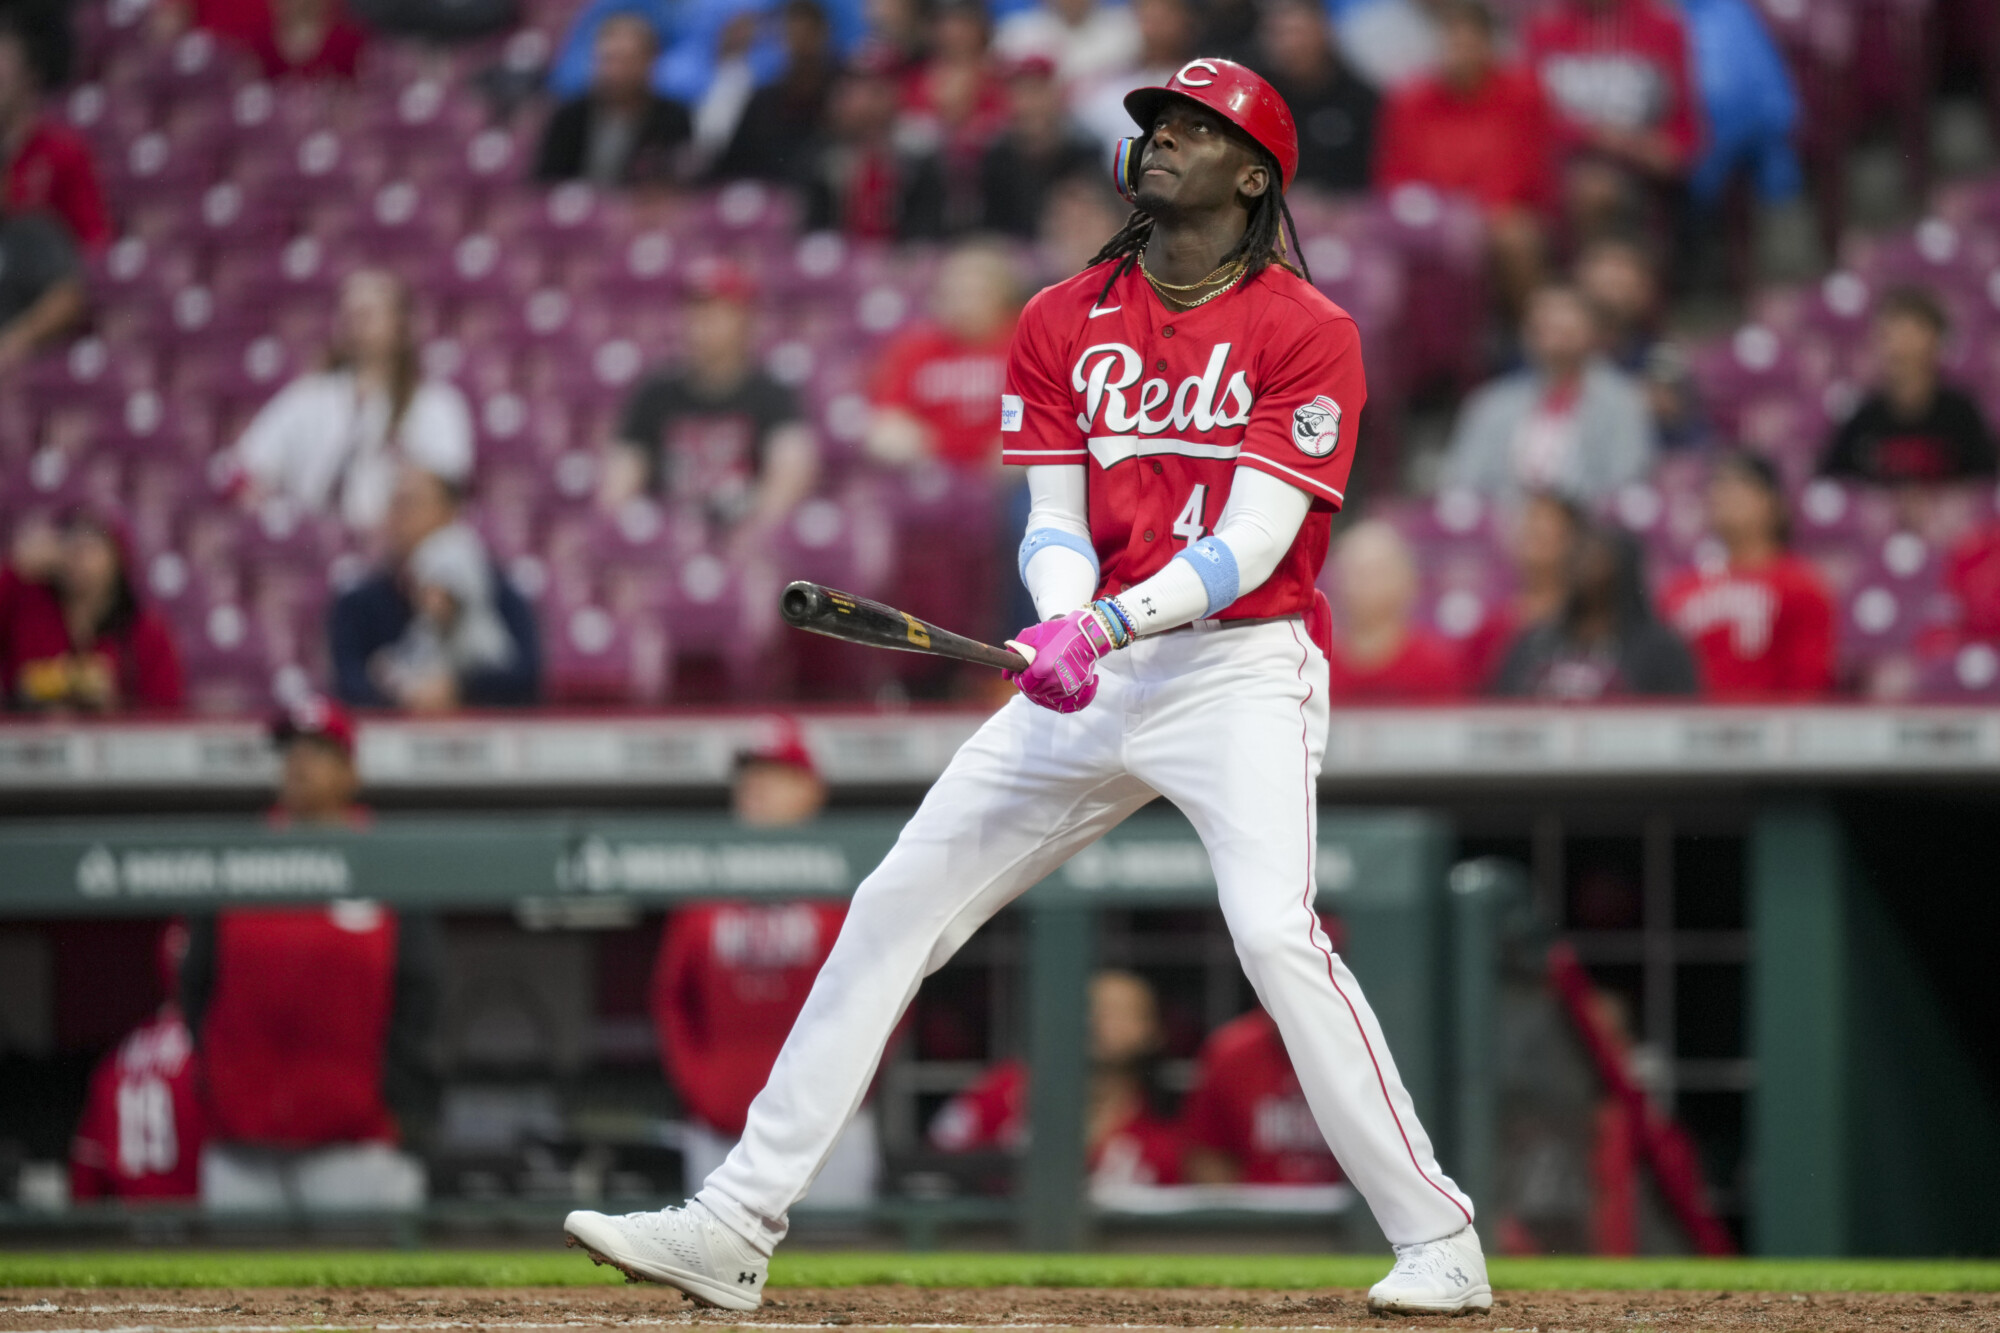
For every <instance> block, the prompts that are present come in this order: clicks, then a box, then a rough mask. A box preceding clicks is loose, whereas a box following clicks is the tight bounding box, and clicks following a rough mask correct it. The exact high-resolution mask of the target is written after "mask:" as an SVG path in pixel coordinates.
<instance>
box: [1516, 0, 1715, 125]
mask: <svg viewBox="0 0 2000 1333" xmlns="http://www.w3.org/2000/svg"><path fill="white" fill-rule="evenodd" d="M1522 45H1523V46H1524V47H1525V48H1526V50H1527V55H1528V63H1529V64H1530V65H1531V66H1533V67H1534V68H1535V70H1536V71H1537V72H1538V73H1539V74H1540V75H1541V80H1542V88H1543V89H1544V91H1546V92H1547V93H1548V97H1549V103H1550V105H1551V107H1552V109H1553V110H1554V112H1555V123H1554V127H1553V128H1554V129H1555V131H1556V137H1557V139H1558V141H1562V140H1565V139H1567V140H1570V141H1571V143H1572V144H1573V143H1574V142H1575V141H1576V140H1579V139H1581V138H1582V137H1583V136H1584V133H1585V132H1586V131H1587V130H1591V129H1610V130H1657V131H1658V132H1659V133H1661V134H1663V135H1665V136H1666V138H1667V140H1668V141H1669V142H1670V143H1672V144H1673V146H1674V148H1675V150H1676V151H1677V152H1679V153H1680V154H1681V157H1682V160H1683V161H1685V160H1686V159H1688V158H1690V157H1692V156H1693V155H1694V152H1695V150H1696V149H1697V148H1699V147H1700V146H1701V121H1700V108H1699V107H1698V105H1697V103H1696V98H1695V91H1694V78H1693V75H1692V73H1691V71H1690V67H1689V60H1688V38H1687V28H1686V27H1685V26H1684V25H1683V24H1682V22H1681V17H1680V15H1679V14H1678V13H1676V12H1675V11H1674V10H1673V9H1672V8H1671V7H1669V6H1667V5H1664V4H1661V3H1659V0H1613V3H1610V4H1604V5H1592V4H1586V3H1583V0H1560V3H1556V4H1551V5H1549V6H1547V7H1546V8H1544V9H1542V10H1540V11H1539V12H1537V13H1536V14H1535V16H1534V17H1533V18H1532V19H1530V20H1529V21H1528V25H1527V31H1526V34H1525V36H1524V37H1523V39H1522Z"/></svg>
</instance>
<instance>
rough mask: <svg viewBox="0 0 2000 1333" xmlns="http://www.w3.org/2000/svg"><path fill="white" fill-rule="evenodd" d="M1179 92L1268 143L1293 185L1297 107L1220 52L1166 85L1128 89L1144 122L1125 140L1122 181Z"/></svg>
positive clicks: (1128, 99) (1130, 106) (1119, 161)
mask: <svg viewBox="0 0 2000 1333" xmlns="http://www.w3.org/2000/svg"><path fill="white" fill-rule="evenodd" d="M1175 97H1185V98H1187V99H1188V100H1189V101H1191V102H1199V103H1200V104H1201V105H1203V106H1205V107H1207V108H1208V109H1209V110H1211V111H1213V112H1215V113H1216V114H1217V115H1219V116H1222V117H1223V118H1224V119H1226V120H1227V121H1229V123H1230V124H1232V125H1234V126H1236V128H1237V129H1239V130H1242V131H1243V132H1244V133H1245V134H1247V135H1249V136H1250V137H1251V138H1252V139H1254V140H1256V141H1257V142H1258V143H1259V144H1262V145H1263V146H1264V147H1265V148H1266V149H1268V150H1269V151H1270V154H1271V156H1272V157H1275V158H1276V159H1278V174H1279V176H1280V177H1281V178H1282V183H1283V188H1285V189H1290V188H1291V184H1292V177H1294V176H1296V175H1298V172H1299V129H1298V125H1297V124H1296V123H1295V122H1294V121H1293V120H1292V109H1291V108H1290V107H1288V106H1286V105H1285V99H1284V98H1282V97H1280V96H1278V90H1277V89H1276V88H1273V87H1272V86H1271V85H1270V84H1269V83H1267V82H1265V81H1264V79H1263V78H1262V76H1260V75H1258V74H1257V73H1256V72H1255V71H1254V70H1251V69H1248V68H1246V67H1245V66H1242V65H1239V64H1237V63H1236V62H1235V61H1234V60H1224V59H1222V58H1221V57H1220V56H1202V57H1200V58H1199V59H1195V60H1190V61H1188V62H1187V64H1185V65H1182V66H1181V67H1180V68H1179V69H1178V70H1175V71H1174V76H1173V77H1172V78H1171V79H1168V80H1167V81H1166V82H1165V83H1164V84H1161V85H1159V86H1157V87H1153V88H1134V89H1133V90H1132V91H1131V92H1129V93H1127V94H1125V110H1126V111H1127V112H1128V113H1130V115H1131V117H1132V119H1133V120H1134V121H1135V122H1137V123H1138V126H1139V129H1140V131H1141V137H1140V138H1138V139H1133V140H1125V141H1121V142H1120V145H1119V152H1118V154H1117V158H1116V170H1117V172H1118V173H1119V178H1120V180H1121V181H1124V180H1125V179H1126V176H1127V173H1129V172H1130V170H1131V168H1132V166H1133V165H1135V164H1136V162H1137V156H1138V154H1137V148H1138V146H1139V145H1140V144H1143V143H1144V142H1145V138H1144V136H1145V135H1149V134H1151V133H1152V132H1153V120H1154V118H1155V117H1156V116H1158V115H1159V113H1160V107H1161V106H1162V105H1163V104H1164V103H1166V102H1167V101H1169V100H1170V99H1172V98H1175Z"/></svg>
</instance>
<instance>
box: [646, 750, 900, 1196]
mask: <svg viewBox="0 0 2000 1333" xmlns="http://www.w3.org/2000/svg"><path fill="white" fill-rule="evenodd" d="M825 804H826V783H825V782H824V781H823V780H822V779H821V778H820V775H819V770H818V768H817V766H816V765H815V764H814V763H813V758H812V752H811V751H809V750H808V749H807V748H806V745H805V740H804V738H803V737H802V736H801V735H800V733H799V730H798V727H797V726H796V725H795V724H794V723H792V722H790V721H788V720H780V721H777V722H775V723H773V724H772V730H771V735H770V736H769V737H767V738H766V740H765V741H764V743H762V744H761V745H758V746H756V747H754V748H752V749H749V750H746V751H744V752H743V753H742V754H741V755H739V756H737V760H736V774H735V778H734V781H733V782H732V784H731V788H730V811H731V814H732V815H733V816H734V818H735V820H736V822H737V823H738V824H740V825H742V826H744V827H745V828H786V827H790V826H793V825H798V824H803V823H805V822H807V821H808V820H810V819H812V818H813V817H814V816H815V815H817V814H818V813H819V812H820V809H821V808H822V807H823V806H824V805H825ZM846 916H847V906H846V904H845V903H840V902H789V903H745V902H722V903H699V904H696V905H694V906H691V907H688V908H685V909H683V910H681V911H678V912H675V913H673V914H672V915H671V916H669V917H668V918H667V924H666V928H665V929H664V930H662V931H661V933H660V952H659V956H658V959H657V961H656V962H655V963H654V965H653V985H652V1012H653V1027H654V1031H655V1032H656V1033H657V1034H658V1036H659V1042H660V1063H661V1066H662V1067H663V1068H664V1070H665V1071H666V1075H667V1078H668V1081H669V1082H671V1083H672V1084H673V1086H674V1089H675V1091H676V1092H677V1093H678V1094H679V1095H680V1099H681V1105H682V1107H683V1108H684V1110H685V1112H686V1119H685V1122H684V1124H683V1128H682V1131H681V1155H682V1160H683V1163H684V1167H683V1170H684V1173H685V1175H686V1177H687V1179H688V1180H689V1181H697V1182H698V1181H701V1180H704V1179H706V1178H707V1176H708V1173H709V1172H711V1171H713V1170H714V1169H715V1168H716V1167H717V1166H719V1165H720V1164H721V1162H722V1159H723V1158H725V1157H727V1156H728V1155H729V1150H730V1149H731V1148H733V1147H735V1146H736V1140H737V1139H738V1138H739V1137H740V1136H741V1135H742V1133H743V1121H744V1117H745V1116H746V1115H748V1114H749V1110H750V1099H751V1098H752V1097H755V1096H756V1095H757V1090H758V1089H759V1088H761V1087H763V1086H764V1081H765V1080H766V1079H768V1078H769V1077H770V1075H771V1065H772V1063H773V1062H775V1061H776V1060H777V1058H778V1048H779V1047H780V1046H781V1045H783V1044H784V1040H785V1034H786V1033H787V1032H789V1031H791V1028H792V1023H793V1022H794V1021H795V1020H796V1019H797V1018H798V1015H799V1010H800V1008H801V1007H803V1006H804V1004H805V1002H806V992H807V991H809V990H811V989H812V984H813V978H815V977H817V976H818V975H819V969H820V964H822V963H824V962H825V961H826V956H827V953H828V952H829V951H830V950H831V949H832V948H833V941H834V938H835V937H836V936H838V935H839V934H840V923H841V922H842V921H843V920H844V919H845V918H846ZM880 1175H881V1149H880V1147H879V1145H878V1144H877V1142H876V1136H875V1122H874V1116H873V1113H872V1111H870V1109H869V1108H867V1107H863V1108H862V1110H861V1112H860V1113H859V1114H858V1115H857V1116H856V1117H855V1119H854V1121H853V1123H851V1124H850V1125H849V1126H848V1127H847V1132H846V1133H845V1134H844V1135H842V1137H841V1139H840V1142H839V1144H838V1145H837V1146H836V1147H835V1148H834V1150H833V1156H832V1158H831V1159H830V1160H829V1161H828V1162H827V1165H826V1169H825V1170H824V1171H823V1172H822V1173H821V1174H820V1177H819V1179H818V1181H817V1182H815V1184H814V1185H813V1200H814V1202H816V1203H819V1204H821V1205H822V1206H825V1207H836V1208H837V1207H843V1206H849V1207H851V1206H857V1205H860V1204H865V1203H867V1202H869V1201H871V1200H872V1199H874V1197H875V1190H876V1184H877V1180H878V1178H879V1177H880Z"/></svg>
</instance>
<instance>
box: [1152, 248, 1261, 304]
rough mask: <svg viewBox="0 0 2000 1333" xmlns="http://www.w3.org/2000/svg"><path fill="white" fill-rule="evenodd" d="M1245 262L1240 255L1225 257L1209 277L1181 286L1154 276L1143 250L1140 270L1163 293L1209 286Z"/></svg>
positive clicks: (1155, 288) (1188, 290) (1211, 270)
mask: <svg viewBox="0 0 2000 1333" xmlns="http://www.w3.org/2000/svg"><path fill="white" fill-rule="evenodd" d="M1243 264H1244V260H1243V259H1242V258H1240V257H1239V258H1237V259H1225V260H1223V261H1222V262H1221V263H1220V264H1217V265H1216V266H1215V267H1214V268H1212V269H1210V270H1209V273H1208V276H1207V277H1205V278H1202V279H1201V280H1199V281H1197V282H1190V283H1188V284H1186V285H1185V286H1180V285H1177V284H1175V283H1171V282H1166V281H1164V280H1162V279H1160V278H1156V277H1154V276H1153V274H1152V272H1151V271H1150V270H1149V269H1148V268H1147V267H1146V254H1145V251H1143V250H1142V251H1140V252H1139V271H1140V272H1141V273H1144V274H1145V275H1146V281H1147V282H1150V283H1152V284H1153V290H1154V291H1156V292H1159V293H1161V294H1163V295H1164V294H1165V293H1167V292H1191V291H1194V290H1196V289H1197V288H1201V287H1206V286H1208V284H1209V283H1211V282H1214V281H1215V280H1216V278H1217V277H1218V276H1220V275H1221V274H1222V273H1223V271H1224V270H1226V269H1230V268H1242V267H1243Z"/></svg>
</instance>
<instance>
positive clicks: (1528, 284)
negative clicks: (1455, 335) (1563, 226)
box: [1375, 0, 1555, 310]
mask: <svg viewBox="0 0 2000 1333" xmlns="http://www.w3.org/2000/svg"><path fill="white" fill-rule="evenodd" d="M1439 20H1440V25H1441V37H1442V39H1443V40H1442V51H1441V54H1442V59H1441V60H1440V62H1439V65H1438V70H1437V73H1435V74H1431V75H1425V76H1422V77H1419V78H1417V79H1415V80H1413V81H1411V82H1410V83H1408V84H1406V85H1404V86H1403V87H1402V88H1401V89H1399V90H1398V91H1396V92H1395V93H1394V94H1393V95H1391V97H1390V98H1389V102H1388V105H1387V107H1386V108H1385V109H1384V113H1383V124H1382V137H1381V143H1380V145H1379V147H1378V149H1377V152H1376V160H1375V176H1376V181H1377V183H1378V184H1380V185H1381V186H1382V188H1384V189H1394V188H1396V187H1397V186H1399V185H1412V184H1421V185H1428V186H1431V187H1432V188H1433V189H1438V190H1444V191H1448V192H1452V193H1457V194H1467V195H1470V196H1472V197H1473V198H1474V199H1476V200H1478V201H1479V203H1480V205H1481V206H1482V207H1483V208H1484V209H1485V210H1486V220H1487V226H1488V228H1489V229H1490V233H1491V242H1490V243H1491V245H1492V249H1493V262H1494V268H1495V270H1496V272H1497V274H1498V276H1499V279H1500V285H1501V289H1502V291H1503V293H1504V294H1505V296H1506V297H1507V300H1508V304H1509V307H1510V308H1511V309H1514V310H1518V309H1519V308H1520V305H1521V302H1522V301H1523V300H1524V299H1525V298H1526V296H1527V294H1528V293H1529V292H1530V291H1531V290H1533V289H1534V287H1535V284H1536V283H1538V282H1539V281H1541V276H1542V254H1543V248H1544V243H1545V242H1544V237H1543V217H1544V215H1545V214H1546V213H1547V212H1548V210H1549V208H1550V207H1551V205H1552V204H1553V203H1554V193H1555V191H1554V182H1553V172H1552V170H1551V168H1552V162H1551V158H1550V148H1549V137H1550V134H1551V126H1550V121H1549V108H1548V103H1547V101H1546V99H1545V98H1544V97H1543V95H1542V87H1541V84H1540V83H1539V82H1538V81H1537V80H1536V78H1535V75H1534V72H1533V71H1532V70H1529V69H1526V68H1523V67H1519V66H1514V65H1503V64H1501V63H1500V60H1499V57H1498V54H1497V52H1496V51H1495V49H1494V38H1495V33H1494V19H1493V13H1492V11H1491V10H1489V9H1488V8H1487V7H1486V6H1485V5H1484V4H1483V3H1481V0H1448V2H1447V3H1446V4H1445V5H1444V6H1443V7H1442V10H1441V12H1440V14H1439Z"/></svg>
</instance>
